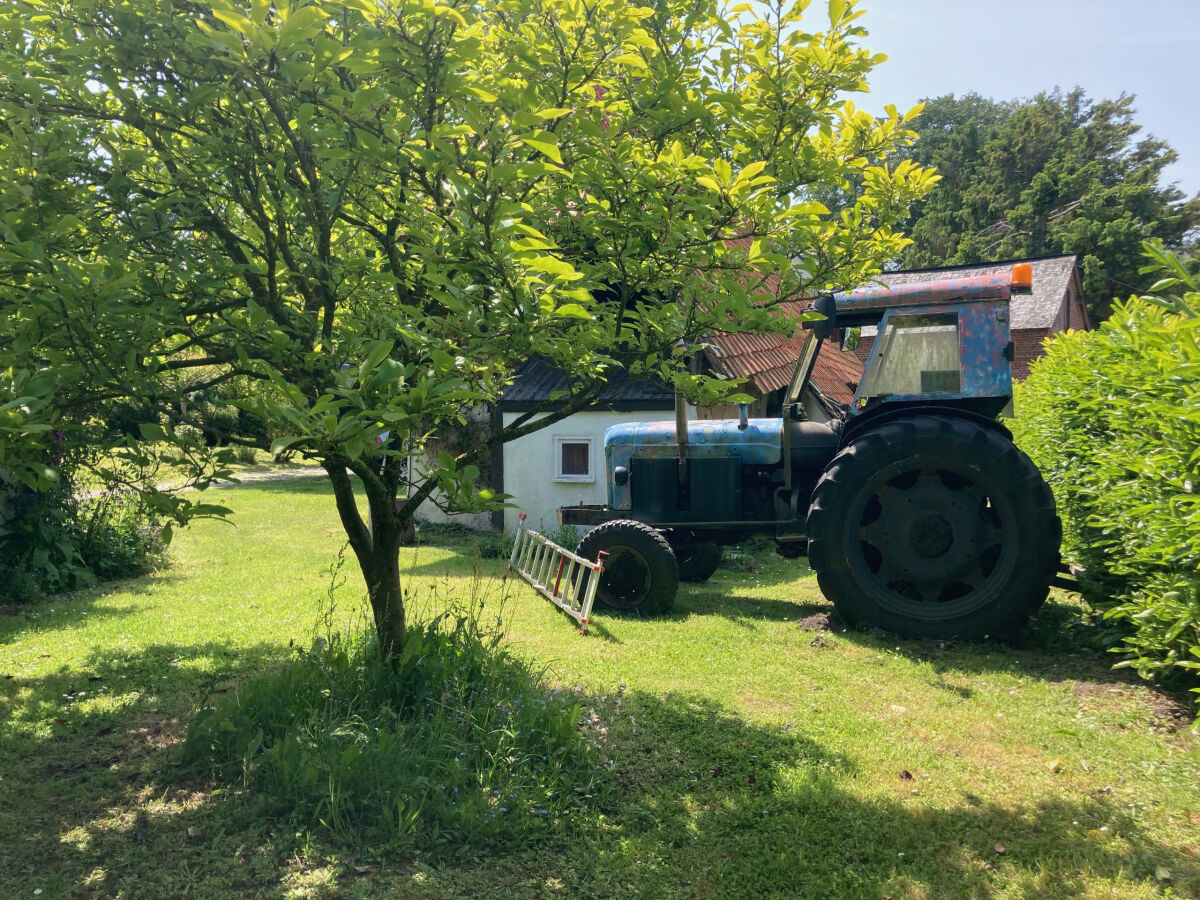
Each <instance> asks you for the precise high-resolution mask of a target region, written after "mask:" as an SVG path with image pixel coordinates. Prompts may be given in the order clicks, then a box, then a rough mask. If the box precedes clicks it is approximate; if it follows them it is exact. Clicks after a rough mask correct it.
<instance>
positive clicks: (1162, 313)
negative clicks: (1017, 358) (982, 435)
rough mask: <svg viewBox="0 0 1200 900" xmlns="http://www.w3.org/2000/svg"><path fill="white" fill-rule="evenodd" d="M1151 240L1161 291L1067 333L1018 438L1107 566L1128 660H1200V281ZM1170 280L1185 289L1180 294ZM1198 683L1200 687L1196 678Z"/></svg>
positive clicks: (1177, 675)
mask: <svg viewBox="0 0 1200 900" xmlns="http://www.w3.org/2000/svg"><path fill="white" fill-rule="evenodd" d="M1148 249H1149V250H1151V252H1152V253H1153V255H1154V256H1155V257H1156V259H1157V266H1156V267H1160V268H1166V269H1167V274H1168V276H1169V277H1168V278H1165V279H1164V280H1162V281H1160V282H1159V283H1158V284H1157V285H1156V286H1155V289H1156V290H1157V291H1160V292H1162V293H1161V294H1160V295H1159V296H1154V297H1142V298H1132V299H1130V300H1129V301H1128V302H1125V303H1118V304H1117V305H1116V307H1115V309H1114V312H1113V315H1112V317H1111V318H1110V319H1109V320H1108V321H1107V322H1105V323H1104V324H1103V325H1102V326H1101V327H1100V328H1099V329H1098V330H1096V331H1093V332H1089V333H1078V332H1075V333H1070V334H1065V335H1060V336H1058V337H1056V338H1055V339H1054V340H1053V341H1052V342H1050V343H1049V344H1048V345H1047V353H1046V355H1045V356H1044V357H1043V358H1042V359H1041V360H1039V361H1038V362H1037V363H1036V364H1035V365H1034V366H1033V369H1032V371H1031V374H1030V376H1029V379H1028V380H1027V381H1026V382H1025V383H1024V384H1023V385H1022V386H1021V389H1020V391H1019V393H1018V397H1017V409H1018V413H1019V414H1018V418H1017V419H1016V421H1015V423H1014V429H1013V430H1014V433H1015V435H1016V438H1017V442H1018V443H1019V444H1020V445H1021V447H1022V448H1023V449H1024V450H1025V451H1026V452H1027V453H1028V454H1029V455H1030V456H1031V457H1033V459H1034V461H1035V462H1036V463H1037V464H1038V466H1039V468H1041V470H1042V473H1043V474H1044V475H1045V476H1046V478H1047V480H1048V481H1049V482H1050V484H1051V485H1052V486H1053V488H1054V493H1055V497H1056V498H1057V501H1058V504H1059V510H1060V513H1061V514H1062V517H1063V525H1064V556H1066V557H1067V558H1068V559H1071V560H1073V561H1075V562H1077V563H1080V564H1082V565H1084V566H1085V567H1086V568H1087V569H1088V571H1089V573H1090V574H1091V575H1092V577H1094V578H1095V579H1096V581H1095V586H1094V587H1093V588H1092V590H1091V592H1090V594H1089V597H1088V599H1089V601H1091V602H1092V603H1093V604H1094V605H1097V606H1098V607H1100V608H1102V609H1104V610H1105V612H1104V615H1105V618H1106V619H1107V620H1108V621H1109V622H1112V623H1115V624H1116V625H1117V626H1118V628H1119V630H1120V631H1119V638H1118V640H1119V643H1118V646H1116V647H1114V648H1113V649H1114V650H1116V651H1117V652H1120V653H1122V654H1124V655H1125V657H1126V659H1125V660H1124V661H1123V662H1122V663H1120V665H1128V666H1133V667H1135V668H1136V669H1137V670H1138V671H1139V673H1141V674H1142V675H1143V676H1147V677H1149V676H1152V675H1156V676H1159V677H1162V678H1165V679H1168V680H1184V681H1193V682H1194V681H1195V678H1196V675H1197V673H1198V672H1200V283H1198V282H1197V280H1196V279H1195V278H1194V277H1192V276H1189V275H1188V273H1187V272H1186V270H1185V269H1184V268H1183V266H1182V265H1180V264H1179V262H1178V260H1176V259H1175V258H1174V257H1172V256H1171V255H1170V254H1164V253H1162V252H1161V251H1157V250H1154V249H1153V248H1148ZM1167 292H1171V293H1173V296H1171V295H1170V294H1168V293H1167ZM1194 690H1200V689H1195V688H1194Z"/></svg>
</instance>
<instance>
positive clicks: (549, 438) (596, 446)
mask: <svg viewBox="0 0 1200 900" xmlns="http://www.w3.org/2000/svg"><path fill="white" fill-rule="evenodd" d="M519 415H520V414H519V413H504V425H505V426H508V425H509V424H511V423H512V422H513V421H515V420H516V419H517V417H518V416H519ZM672 417H673V413H672V412H671V411H670V410H660V411H653V412H579V413H575V414H574V415H573V416H570V417H569V418H566V419H563V420H562V421H561V422H556V423H555V424H553V425H549V426H547V427H546V428H543V429H542V430H541V431H535V432H534V433H533V434H529V435H526V436H525V437H523V438H519V439H517V440H515V441H510V442H509V443H507V444H505V445H504V492H505V493H507V494H512V495H513V498H512V500H510V501H509V502H511V503H515V504H517V506H518V508H516V509H506V510H505V511H504V530H505V531H508V532H512V531H515V530H516V527H517V516H518V514H520V513H522V512H524V513H526V514H527V516H528V518H527V519H526V522H525V524H526V525H527V526H528V527H529V528H533V529H535V530H537V531H547V530H553V529H555V528H557V527H558V515H557V510H558V508H559V507H560V506H574V505H575V504H577V503H597V504H602V503H607V502H608V495H607V487H606V483H605V478H604V431H605V429H607V428H608V427H609V426H611V425H620V424H621V423H623V422H654V421H662V420H667V419H671V418H672ZM535 418H537V419H541V418H544V417H543V416H540V415H539V416H535ZM556 438H578V439H581V440H587V441H590V443H591V447H590V451H589V452H590V458H589V460H588V471H589V473H590V476H589V477H590V479H591V480H589V481H562V480H557V479H556V477H555V473H556V468H555V462H556V455H555V454H556V449H555V448H556V441H555V439H556Z"/></svg>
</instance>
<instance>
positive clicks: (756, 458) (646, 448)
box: [604, 419, 783, 509]
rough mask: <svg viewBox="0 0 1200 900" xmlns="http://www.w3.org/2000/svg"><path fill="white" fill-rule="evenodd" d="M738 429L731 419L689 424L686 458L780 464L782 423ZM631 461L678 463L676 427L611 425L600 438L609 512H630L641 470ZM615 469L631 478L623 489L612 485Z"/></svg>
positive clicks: (738, 463)
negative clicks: (634, 485) (624, 470)
mask: <svg viewBox="0 0 1200 900" xmlns="http://www.w3.org/2000/svg"><path fill="white" fill-rule="evenodd" d="M738 424H739V423H738V421H737V420H736V419H710V420H701V421H696V422H690V423H689V424H688V446H687V458H688V459H689V460H705V459H708V460H714V461H715V460H732V461H733V463H734V465H735V467H743V466H772V465H778V464H779V463H780V460H781V457H782V424H783V423H782V422H781V421H780V420H779V419H750V420H749V423H748V425H747V427H746V428H739V427H738ZM635 459H637V460H671V461H672V462H673V463H675V462H677V461H678V460H679V443H678V442H677V441H676V437H675V423H674V422H672V421H666V422H629V423H624V424H621V425H613V426H612V427H611V428H609V429H608V430H607V431H606V432H605V433H604V460H605V465H606V468H607V472H608V475H609V477H608V505H609V506H610V507H611V508H613V509H631V508H632V504H633V482H634V481H635V480H636V479H637V474H638V469H640V468H641V466H640V465H639V466H634V464H633V461H634V460H635ZM618 467H623V468H624V469H626V470H627V471H628V472H630V473H631V474H630V477H629V478H628V479H624V482H625V483H624V484H617V483H616V482H617V479H614V478H613V477H612V473H613V472H614V471H615V470H616V469H617V468H618ZM650 468H654V467H653V466H651V467H650ZM656 471H657V470H656ZM663 471H665V470H663ZM656 477H657V476H656ZM672 477H674V476H672ZM639 490H640V489H639Z"/></svg>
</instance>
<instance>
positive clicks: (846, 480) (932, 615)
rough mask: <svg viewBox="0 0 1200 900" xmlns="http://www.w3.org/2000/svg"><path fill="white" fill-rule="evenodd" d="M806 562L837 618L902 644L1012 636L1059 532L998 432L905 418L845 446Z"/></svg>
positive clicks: (825, 479) (945, 420)
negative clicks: (904, 640) (900, 638)
mask: <svg viewBox="0 0 1200 900" xmlns="http://www.w3.org/2000/svg"><path fill="white" fill-rule="evenodd" d="M808 537H809V547H808V556H809V562H810V564H811V565H812V567H813V569H814V570H815V571H816V573H817V580H818V583H819V584H820V586H821V591H822V592H823V593H824V594H825V596H826V597H828V598H829V599H830V600H832V601H833V603H834V605H835V606H836V607H837V610H838V612H839V613H840V614H841V615H842V617H843V618H845V619H847V620H849V621H851V622H866V623H869V624H872V625H877V626H879V627H881V628H885V629H887V630H889V631H894V632H896V633H898V634H901V635H904V636H908V637H937V638H963V639H967V640H977V639H980V638H983V637H985V636H988V635H991V636H994V637H1011V636H1013V635H1014V634H1016V633H1017V632H1018V631H1019V630H1020V629H1021V627H1022V626H1023V625H1024V624H1025V622H1026V620H1027V619H1028V618H1029V616H1030V615H1032V614H1033V613H1034V612H1035V611H1036V610H1037V608H1038V607H1039V606H1040V605H1041V604H1042V602H1043V601H1044V600H1045V599H1046V594H1047V592H1048V590H1049V585H1050V580H1051V579H1052V578H1053V577H1054V574H1055V571H1056V569H1057V566H1058V558H1059V557H1058V551H1059V544H1060V542H1061V538H1062V528H1061V525H1060V524H1059V520H1058V516H1057V515H1056V514H1055V509H1054V497H1053V495H1052V494H1051V492H1050V488H1049V486H1048V485H1047V484H1046V482H1045V481H1044V480H1043V479H1042V476H1041V474H1040V473H1039V472H1038V470H1037V468H1036V467H1035V466H1034V465H1033V463H1032V462H1031V461H1030V459H1029V457H1027V456H1026V455H1025V454H1024V453H1022V452H1021V451H1020V450H1018V449H1017V448H1016V447H1014V446H1013V445H1012V443H1011V442H1010V441H1008V440H1007V439H1006V438H1005V437H1004V436H1003V435H1002V434H1000V433H999V432H997V431H995V430H993V429H989V428H985V427H983V426H982V425H979V424H976V423H974V422H971V421H969V420H966V419H958V418H954V417H943V416H930V415H924V416H914V417H913V418H911V419H905V420H901V421H893V422H888V423H886V424H884V425H881V426H880V427H878V428H876V429H873V430H870V431H867V432H866V433H864V434H862V435H860V436H858V437H856V438H855V439H854V440H852V441H851V442H850V443H849V444H848V445H847V446H846V448H845V449H843V450H842V451H841V452H840V453H839V454H838V455H837V456H836V457H834V459H833V461H832V462H831V463H830V464H829V465H828V467H826V469H825V473H824V474H823V475H822V476H821V480H820V481H819V482H818V483H817V487H816V489H815V490H814V491H813V497H812V504H811V506H810V509H809V513H808Z"/></svg>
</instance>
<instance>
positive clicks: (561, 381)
mask: <svg viewBox="0 0 1200 900" xmlns="http://www.w3.org/2000/svg"><path fill="white" fill-rule="evenodd" d="M566 389H567V379H566V376H565V375H563V373H562V372H560V371H558V370H557V369H554V368H551V367H550V365H548V364H547V363H546V361H545V360H542V359H531V360H528V361H527V362H526V363H525V364H524V365H523V366H521V368H520V369H518V370H517V373H516V375H515V376H514V378H513V383H512V384H510V385H508V386H507V387H505V388H504V391H503V393H502V394H501V395H500V408H501V409H502V410H503V411H504V412H528V411H529V410H531V409H532V408H533V407H534V406H535V405H536V404H538V403H540V402H543V401H545V400H548V399H550V395H551V394H553V393H554V392H555V391H565V390H566ZM592 408H593V409H611V410H617V411H622V412H634V411H638V410H663V409H674V408H675V394H674V392H673V391H672V390H671V388H670V387H669V386H667V385H664V384H662V383H661V382H657V381H651V380H644V379H643V380H640V381H630V380H629V378H628V376H626V375H624V374H621V373H614V374H613V375H611V376H610V377H609V380H608V387H607V388H605V389H604V393H603V394H601V395H600V400H599V402H598V403H597V404H596V405H595V406H594V407H592Z"/></svg>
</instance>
